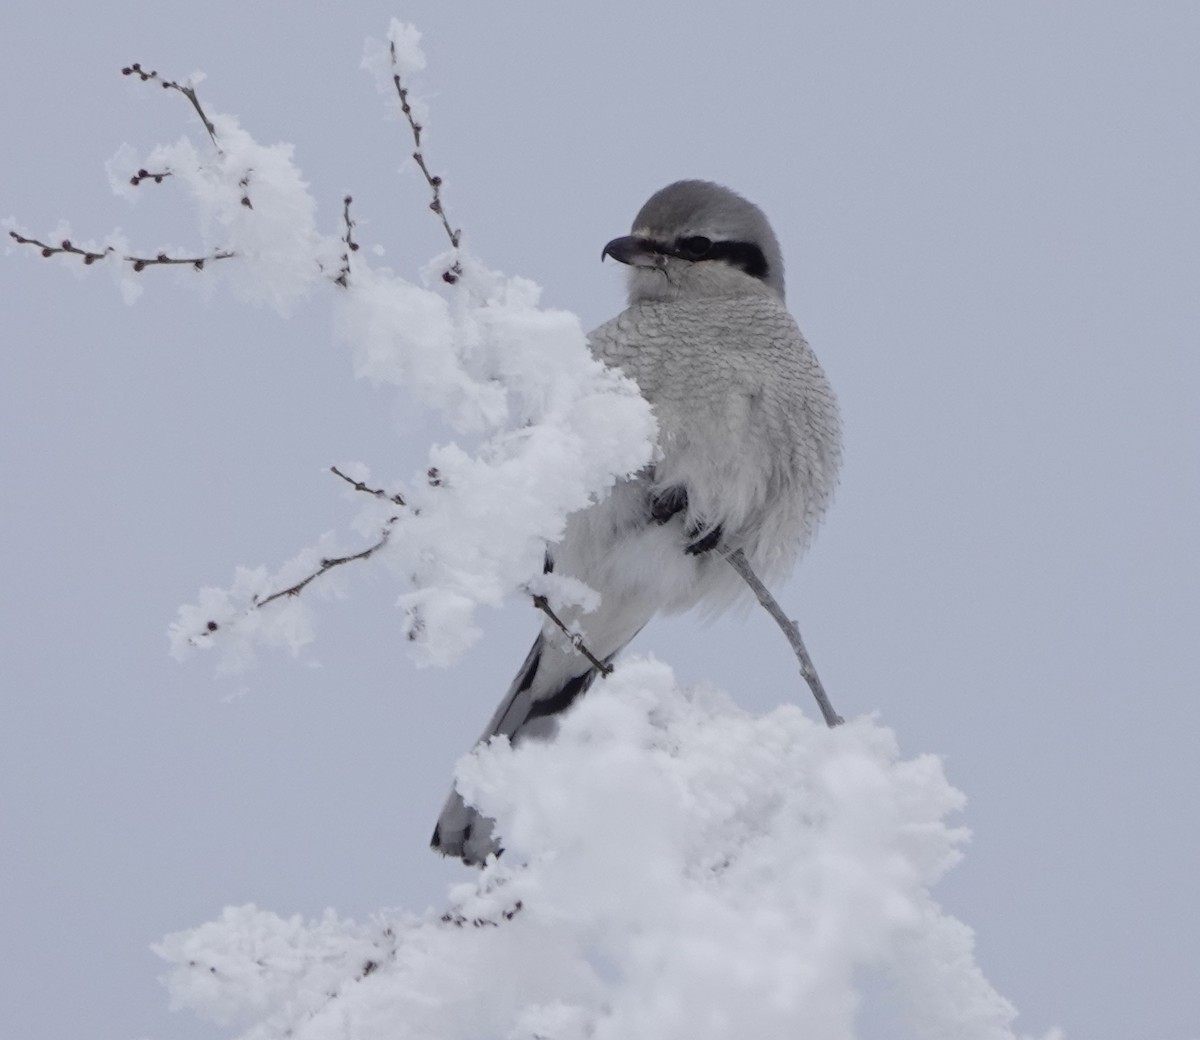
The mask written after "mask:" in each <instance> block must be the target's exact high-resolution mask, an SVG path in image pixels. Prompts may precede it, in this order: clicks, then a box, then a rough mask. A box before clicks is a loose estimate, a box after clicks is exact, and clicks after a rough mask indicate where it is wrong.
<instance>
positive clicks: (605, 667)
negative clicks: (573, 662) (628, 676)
mask: <svg viewBox="0 0 1200 1040" xmlns="http://www.w3.org/2000/svg"><path fill="white" fill-rule="evenodd" d="M533 605H534V606H535V607H537V608H538V610H540V611H541V612H542V613H543V614H545V615H546V617H548V618H549V619H550V620H551V621H553V622H554V623H555V624H556V625H557V626H558V627H559V629H560V630H561V631H562V633H563V635H565V636H566V637H567V638H568V639H569V640H571V645H572V646H573V647H574V648H575V649H576V650H578V651H579V652H580V653H581V654H583V656H584V657H586V658H587V660H588V663H589V664H590V665H591V666H592V667H593V668H595V669H596V671H598V672H599V673H600V674H601V675H602V676H604V677H605V678H608V676H610V675H612V670H613V666H612V665H611V664H606V663H605V662H604V661H601V660H600V659H599V658H597V657H596V655H595V654H593V653H592V652H591V650H589V649H588V648H587V644H586V643H585V642H584V641H583V636H582V635H580V634H579V633H578V632H572V631H571V630H570V629H569V628H567V626H566V623H565V622H564V621H563V620H562V618H560V617H559V616H558V615H557V614H556V613H554V608H553V607H551V606H550V601H549V600H547V599H546V597H545V596H540V595H534V597H533Z"/></svg>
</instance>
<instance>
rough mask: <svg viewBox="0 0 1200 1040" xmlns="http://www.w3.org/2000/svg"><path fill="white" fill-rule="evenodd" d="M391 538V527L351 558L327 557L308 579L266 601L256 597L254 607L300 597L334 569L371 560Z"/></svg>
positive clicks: (270, 596)
mask: <svg viewBox="0 0 1200 1040" xmlns="http://www.w3.org/2000/svg"><path fill="white" fill-rule="evenodd" d="M395 519H396V518H395V517H393V518H392V520H393V521H394V520H395ZM389 522H391V521H389ZM391 536H392V529H391V528H390V527H385V528H384V530H383V534H382V535H381V536H380V538H379V541H377V542H376V543H375V544H374V545H370V546H368V547H367V548H365V549H363V551H362V552H356V553H354V554H353V555H351V556H334V557H326V558H325V559H323V560H322V561H321V565H320V566H319V567H318V568H317V569H316V570H315V571H313V572H312V574H310V575H309V576H308V577H307V578H303V579H301V580H300V581H298V582H296V584H295V585H292V586H290V587H288V588H286V589H280V590H279V591H278V592H272V593H271V595H269V596H267V597H265V598H264V599H259V598H258V597H257V596H256V597H255V598H254V606H255V607H256V608H259V607H265V606H266V605H267V604H268V603H272V602H274V601H275V600H277V599H281V598H283V597H284V596H299V595H300V593H301V592H303V591H304V589H305V588H306V587H307V585H308V584H309V582H312V581H316V579H317V578H319V577H321V575H322V574H326V573H328V572H329V571H331V570H333V568H334V567H341V566H342V565H343V564H346V563H354V561H355V560H366V559H369V558H370V557H371V556H373V555H374V554H375V553H376V552H378V551H379V550H380V549H382V548H383V547H384V546H385V545H387V542H388V539H389V538H390V537H391Z"/></svg>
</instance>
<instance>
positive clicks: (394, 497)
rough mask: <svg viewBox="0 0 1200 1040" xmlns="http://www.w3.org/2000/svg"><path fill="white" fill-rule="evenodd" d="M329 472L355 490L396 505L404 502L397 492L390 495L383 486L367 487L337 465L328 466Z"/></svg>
mask: <svg viewBox="0 0 1200 1040" xmlns="http://www.w3.org/2000/svg"><path fill="white" fill-rule="evenodd" d="M329 472H330V473H332V474H333V475H334V476H335V477H341V478H342V480H344V481H345V482H346V483H347V484H349V485H350V486H351V487H352V488H354V490H355V491H363V492H365V493H366V494H368V495H374V496H375V497H376V498H386V499H387V500H388V501H389V502H395V503H396V505H398V506H402V505H404V504H405V502H404V498H403V496H402V495H401V494H400V493H399V492H392V493H391V494H390V495H389V494H388V493H387V492H386V491H384V490H383V488H373V487H368V486H367V485H366V484H365V483H364V482H363V481H361V480H355V479H354V478H353V477H351V476H349V475H347V474H345V473H343V472H342V471H341V470H340V469H338V468H337V466H330V467H329Z"/></svg>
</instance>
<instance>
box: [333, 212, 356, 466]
mask: <svg viewBox="0 0 1200 1040" xmlns="http://www.w3.org/2000/svg"><path fill="white" fill-rule="evenodd" d="M353 201H354V199H353V198H352V197H351V196H349V195H347V196H346V197H345V198H344V199H342V226H343V228H344V229H345V230H344V231H343V233H342V242H343V243H344V244H345V246H346V250H345V252H344V253H342V266H341V267H340V268H339V269H338V276H337V277H336V278H335V279H334V280H333V283H334V285H340V286H341V287H342V288H343V289H345V288H347V287H348V286H349V285H350V254H351V253H357V252H358V243H357V242H355V241H354V221H353V220H351V219H350V203H352V202H353ZM334 472H335V473H336V472H337V470H336V469H335V470H334Z"/></svg>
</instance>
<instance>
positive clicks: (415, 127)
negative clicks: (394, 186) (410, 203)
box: [388, 41, 463, 285]
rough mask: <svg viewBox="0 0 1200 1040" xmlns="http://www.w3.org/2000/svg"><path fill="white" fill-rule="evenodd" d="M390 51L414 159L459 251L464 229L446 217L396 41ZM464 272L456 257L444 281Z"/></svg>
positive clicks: (452, 280) (431, 205)
mask: <svg viewBox="0 0 1200 1040" xmlns="http://www.w3.org/2000/svg"><path fill="white" fill-rule="evenodd" d="M388 51H389V53H390V55H391V60H392V82H393V83H394V84H395V85H396V94H397V95H398V96H399V98H400V111H401V112H403V113H404V117H405V119H407V120H408V126H409V129H410V130H411V131H412V137H413V144H414V145H415V146H416V151H414V152H413V155H412V157H413V161H414V162H416V164H417V167H418V169H420V171H421V173H422V174H424V176H425V182H426V183H427V184H428V185H429V189H430V191H432V192H433V200H432V201H431V202H430V203H429V208H430V209H431V210H433V212H434V213H436V214H437V216H438V219H439V220H441V222H442V228H443V229H444V230H445V232H446V237H447V238H448V239H450V245H451V246H452V247H453V248H454V250H455V251H456V252H457V251H458V247H459V242H460V241H461V240H462V229H461V228H460V229H459V230H457V231H456V230H455V229H454V228H452V227H451V226H450V221H449V220H448V219H447V218H446V208H445V207H444V206H443V205H442V178H441V177H439V176H438V175H437V174H434V173H430V172H429V167H428V166H427V165H426V163H425V155H424V153H423V152H422V151H421V131H422V130H423V129H424V127H423V126H421V124H420V123H418V122H417V117H416V116H415V115H414V114H413V110H412V105H410V104H409V102H408V89H407V88H406V87H405V86H404V84H403V83H402V82H401V80H400V66H399V64H398V63H397V61H396V44H395V41H392V42H390V43H389V44H388ZM462 273H463V269H462V262H461V261H460V260H459V259H458V258H457V257H456V258H455V260H454V263H452V264H451V265H450V266H449V267H448V268H446V270H444V271H443V272H442V281H444V282H447V283H449V284H450V285H453V284H454V283H455V282H457V281H458V280H459V278H461V277H462Z"/></svg>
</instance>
